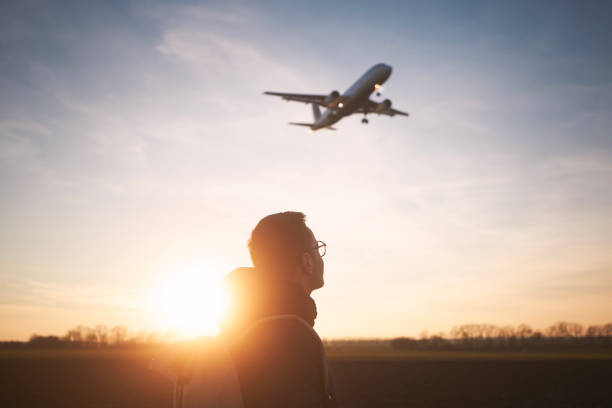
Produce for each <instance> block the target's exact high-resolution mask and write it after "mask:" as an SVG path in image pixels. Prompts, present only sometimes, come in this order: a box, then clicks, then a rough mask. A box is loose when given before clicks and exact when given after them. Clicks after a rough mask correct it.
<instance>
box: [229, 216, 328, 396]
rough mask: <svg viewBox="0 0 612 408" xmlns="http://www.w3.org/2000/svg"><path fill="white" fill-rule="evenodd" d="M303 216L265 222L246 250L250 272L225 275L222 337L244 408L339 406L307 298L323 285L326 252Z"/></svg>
mask: <svg viewBox="0 0 612 408" xmlns="http://www.w3.org/2000/svg"><path fill="white" fill-rule="evenodd" d="M305 219H306V217H305V215H304V214H303V213H301V212H283V213H277V214H272V215H268V216H267V217H265V218H263V219H262V220H261V221H259V223H258V224H257V226H256V227H255V229H254V230H253V231H252V233H251V238H250V240H249V243H248V247H249V251H250V255H251V259H252V261H253V265H254V266H255V267H254V268H238V269H236V270H234V271H233V272H231V273H230V274H228V276H227V277H226V283H227V285H228V288H229V291H230V308H229V309H230V310H229V312H228V314H227V317H226V319H225V320H224V322H222V324H221V328H222V335H223V336H226V337H227V338H228V339H229V343H230V344H232V346H231V347H230V352H231V355H232V358H233V360H234V365H235V367H236V371H237V373H238V379H239V382H240V388H241V392H242V398H243V402H244V405H245V407H246V408H264V407H265V408H274V407H283V408H287V407H313V408H314V407H336V406H337V403H336V393H335V384H334V377H333V373H332V372H331V369H330V368H329V365H328V363H327V359H326V356H325V351H324V350H323V346H322V343H321V340H320V339H319V337H318V335H317V334H316V332H315V331H314V330H313V328H312V327H313V326H314V322H315V318H316V317H317V308H316V305H315V302H314V300H313V299H312V298H311V297H310V293H311V292H312V291H313V290H315V289H318V288H321V287H322V286H323V283H324V281H323V269H324V263H323V258H322V257H323V255H325V250H326V246H325V243H323V242H322V241H317V240H316V238H315V236H314V234H313V232H312V231H311V230H310V228H308V227H307V226H306V224H305Z"/></svg>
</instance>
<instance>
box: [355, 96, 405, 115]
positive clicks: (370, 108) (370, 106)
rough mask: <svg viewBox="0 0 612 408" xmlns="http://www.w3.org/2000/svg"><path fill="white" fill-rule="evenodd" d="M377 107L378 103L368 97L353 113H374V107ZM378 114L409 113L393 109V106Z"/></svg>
mask: <svg viewBox="0 0 612 408" xmlns="http://www.w3.org/2000/svg"><path fill="white" fill-rule="evenodd" d="M377 107H378V103H376V102H374V101H373V100H371V99H368V101H367V102H366V103H365V105H364V106H360V107H359V108H357V110H355V113H376V108H377ZM379 115H388V116H395V115H401V116H410V114H409V113H406V112H402V111H400V110H397V109H393V108H389V109H387V110H384V111H382V112H380V113H379Z"/></svg>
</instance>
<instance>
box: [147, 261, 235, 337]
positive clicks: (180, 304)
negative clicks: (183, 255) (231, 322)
mask: <svg viewBox="0 0 612 408" xmlns="http://www.w3.org/2000/svg"><path fill="white" fill-rule="evenodd" d="M221 279H222V274H220V272H219V271H218V270H216V269H215V268H211V267H210V266H207V265H203V264H195V265H182V266H178V267H173V268H172V270H170V271H168V273H167V274H166V275H165V276H163V277H162V279H160V282H159V284H158V287H157V288H156V290H154V291H153V296H152V299H151V301H152V304H153V309H154V313H155V315H156V320H157V322H158V324H159V325H160V326H161V329H162V330H164V331H168V330H174V331H176V332H177V334H178V336H179V337H180V338H183V339H193V338H195V337H198V336H202V335H208V336H214V335H216V334H217V333H218V332H219V328H218V321H219V319H220V318H221V317H222V316H223V313H224V311H225V309H226V307H227V296H226V292H225V289H224V287H223V285H222V283H221Z"/></svg>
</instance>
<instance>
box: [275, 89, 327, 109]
mask: <svg viewBox="0 0 612 408" xmlns="http://www.w3.org/2000/svg"><path fill="white" fill-rule="evenodd" d="M264 95H272V96H280V97H281V98H283V99H284V100H286V101H296V102H304V103H316V104H317V105H320V106H323V107H326V105H325V103H324V101H325V98H326V97H327V95H311V94H291V93H282V92H267V91H266V92H264Z"/></svg>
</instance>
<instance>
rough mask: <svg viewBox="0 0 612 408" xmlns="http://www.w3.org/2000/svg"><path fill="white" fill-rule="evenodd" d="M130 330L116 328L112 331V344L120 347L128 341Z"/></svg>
mask: <svg viewBox="0 0 612 408" xmlns="http://www.w3.org/2000/svg"><path fill="white" fill-rule="evenodd" d="M127 336H128V330H127V328H126V327H125V326H115V327H113V329H112V330H111V339H112V343H113V344H115V345H117V346H119V345H121V344H123V343H125V342H126V341H127Z"/></svg>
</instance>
